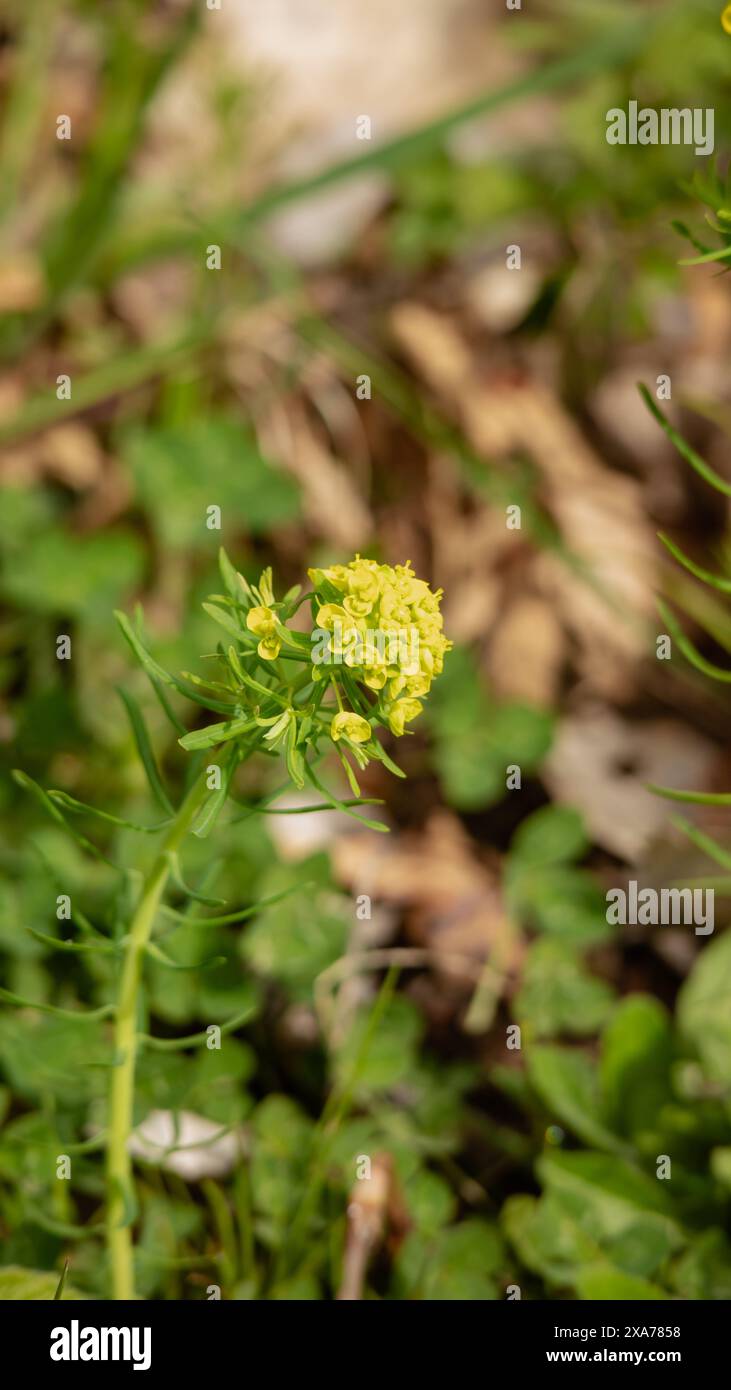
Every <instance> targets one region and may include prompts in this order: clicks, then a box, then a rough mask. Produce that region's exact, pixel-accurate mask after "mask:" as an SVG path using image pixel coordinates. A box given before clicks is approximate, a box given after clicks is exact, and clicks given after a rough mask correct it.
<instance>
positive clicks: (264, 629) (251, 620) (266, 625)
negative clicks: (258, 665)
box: [246, 607, 281, 646]
mask: <svg viewBox="0 0 731 1390" xmlns="http://www.w3.org/2000/svg"><path fill="white" fill-rule="evenodd" d="M246 626H247V627H248V629H249V632H253V633H254V635H255V636H256V637H271V636H272V634H273V633H275V632H276V630H277V617H276V614H275V613H273V612H272V610H271V608H263V607H258V608H250V609H249V611H248V613H247V615H246ZM280 646H281V643H280Z"/></svg>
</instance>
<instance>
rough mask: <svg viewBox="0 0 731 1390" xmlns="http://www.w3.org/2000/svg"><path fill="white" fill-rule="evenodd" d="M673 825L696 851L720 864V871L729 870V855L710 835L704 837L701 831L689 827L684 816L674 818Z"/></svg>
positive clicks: (730, 867)
mask: <svg viewBox="0 0 731 1390" xmlns="http://www.w3.org/2000/svg"><path fill="white" fill-rule="evenodd" d="M673 825H676V826H677V827H678V829H679V830H682V831H683V834H684V835H687V836H688V839H689V840H690V841H691V843H692V844H694V845H696V847H697V848H698V849H700V850H703V852H704V853H705V854H707V855H708V857H709V859H713V860H714V862H715V863H716V864H720V865H721V868H722V869H731V853H729V851H728V850H725V849H724V848H723V846H722V845H719V844H717V842H716V841H715V840H714V839H712V838H711V836H710V835H704V833H703V831H702V830H698V829H697V828H696V827H695V826H694V825H691V823H690V821H688V820H686V819H685V816H675V817H674V819H673Z"/></svg>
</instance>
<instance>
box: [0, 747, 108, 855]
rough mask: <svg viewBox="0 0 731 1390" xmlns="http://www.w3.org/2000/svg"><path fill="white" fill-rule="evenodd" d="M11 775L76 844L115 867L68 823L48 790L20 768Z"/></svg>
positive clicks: (15, 769) (14, 769)
mask: <svg viewBox="0 0 731 1390" xmlns="http://www.w3.org/2000/svg"><path fill="white" fill-rule="evenodd" d="M12 776H13V780H14V781H15V782H17V784H18V786H19V787H22V788H23V790H24V791H29V792H31V794H32V795H33V796H35V798H36V800H38V801H40V803H41V806H42V807H43V809H44V810H45V811H47V812H48V814H49V816H50V817H51V819H52V820H55V822H56V824H57V825H61V826H63V829H64V830H65V831H66V833H67V834H68V835H70V836H71V837H72V839H74V840H76V842H77V844H79V845H81V847H82V849H85V850H86V851H87V853H88V854H93V856H94V858H95V859H99V860H100V861H101V863H102V864H109V865H111V867H112V868H113V869H114V868H116V865H115V864H113V863H112V861H111V859H107V856H106V855H105V854H102V852H101V850H100V849H97V847H96V845H95V844H93V843H92V841H91V840H87V838H86V836H85V835H81V834H80V833H79V831H78V830H76V829H75V828H74V827H73V826H72V825H69V823H68V821H67V820H66V817H65V816H62V815H61V812H60V811H59V809H58V806H56V805H55V804H54V802H53V801H52V800H51V798H50V796H49V795H48V792H46V791H45V790H44V788H43V787H41V786H40V785H39V784H38V782H34V780H33V778H32V777H29V776H28V774H27V772H21V771H20V769H19V768H17V767H16V768H13V772H12Z"/></svg>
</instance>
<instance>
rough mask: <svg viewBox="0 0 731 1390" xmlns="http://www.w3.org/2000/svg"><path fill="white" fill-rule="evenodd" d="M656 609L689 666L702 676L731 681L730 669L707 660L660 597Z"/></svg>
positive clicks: (728, 682) (727, 682)
mask: <svg viewBox="0 0 731 1390" xmlns="http://www.w3.org/2000/svg"><path fill="white" fill-rule="evenodd" d="M656 603H657V607H658V611H659V613H660V616H661V618H662V620H663V622H664V623H666V624H667V627H668V630H669V632H670V635H671V637H672V638H673V639H674V640H675V641H676V642H677V644H678V646H679V647H680V650H681V652H682V653H683V656H684V657H685V659H686V661H689V662H690V665H691V666H695V669H696V671H701V672H702V674H703V675H704V676H711V677H712V679H713V680H715V681H723V682H725V683H726V684H730V683H731V671H728V670H726V669H725V667H723V666H717V665H716V664H715V662H713V661H707V660H706V658H705V657H704V656H701V653H700V652H699V651H698V648H697V647H696V646H694V644H693V643H692V642H691V640H690V638H689V637H686V635H685V633H684V632H683V629H682V628H681V627H680V624H679V623H677V622H676V621H675V618H674V617H673V615H672V613H671V612H670V609H669V608H668V606H667V604H666V603H663V601H662V599H656Z"/></svg>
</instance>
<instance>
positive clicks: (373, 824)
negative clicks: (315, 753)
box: [305, 761, 389, 835]
mask: <svg viewBox="0 0 731 1390" xmlns="http://www.w3.org/2000/svg"><path fill="white" fill-rule="evenodd" d="M305 776H306V777H307V778H308V779H309V780H310V782H311V783H312V785H313V787H316V788H317V790H318V791H319V792H321V793H322V795H323V796H324V797H326V798H327V801H328V802H329V804H330V806H331V807H332V808H333V810H335V811H342V812H343V813H344V815H346V816H350V817H351V819H352V820H357V821H359V822H360V824H361V825H367V826H368V829H369V830H379V831H381V833H382V834H384V835H388V833H389V828H388V826H387V825H384V824H383V822H382V821H380V820H369V819H368V817H367V816H359V815H357V814H356V812H355V811H351V810H350V806H351V805H352V802H349V801H340V800H339V799H338V797H337V796H334V795H333V793H332V792H330V791H328V789H327V787H325V786H323V784H322V782H321V781H320V779H319V778H318V776H317V773H316V772H315V771H314V768H313V767H312V764H311V763H308V762H307V761H305Z"/></svg>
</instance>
